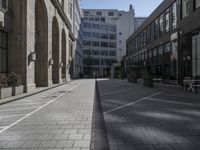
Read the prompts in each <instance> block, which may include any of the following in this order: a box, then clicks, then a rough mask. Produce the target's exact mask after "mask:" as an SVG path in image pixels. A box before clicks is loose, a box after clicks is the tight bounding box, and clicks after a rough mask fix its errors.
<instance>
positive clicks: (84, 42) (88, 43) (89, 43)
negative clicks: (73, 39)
mask: <svg viewBox="0 0 200 150" xmlns="http://www.w3.org/2000/svg"><path fill="white" fill-rule="evenodd" d="M83 45H84V46H91V41H86V40H84V41H83Z"/></svg>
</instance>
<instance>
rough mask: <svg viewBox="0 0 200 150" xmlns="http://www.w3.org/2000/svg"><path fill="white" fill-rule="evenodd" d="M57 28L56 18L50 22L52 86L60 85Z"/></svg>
mask: <svg viewBox="0 0 200 150" xmlns="http://www.w3.org/2000/svg"><path fill="white" fill-rule="evenodd" d="M59 42H60V38H59V26H58V21H57V19H56V17H54V18H53V22H52V58H53V61H54V64H53V66H52V80H53V84H58V83H60V63H59V49H60V46H59Z"/></svg>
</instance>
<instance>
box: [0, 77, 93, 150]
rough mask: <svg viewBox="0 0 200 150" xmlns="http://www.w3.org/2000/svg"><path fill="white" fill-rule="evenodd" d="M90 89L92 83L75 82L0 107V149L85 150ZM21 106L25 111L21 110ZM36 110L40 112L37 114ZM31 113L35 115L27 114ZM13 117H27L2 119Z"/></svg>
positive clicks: (88, 135)
mask: <svg viewBox="0 0 200 150" xmlns="http://www.w3.org/2000/svg"><path fill="white" fill-rule="evenodd" d="M73 87H74V88H73ZM94 90H95V80H77V81H74V82H73V83H71V84H67V85H63V86H61V87H58V88H55V89H52V90H50V91H46V92H44V93H42V94H37V95H34V96H31V97H28V98H24V99H22V100H19V101H16V102H12V103H8V104H4V105H0V127H1V128H0V149H2V150H4V149H6V150H7V149H26V150H27V149H31V150H34V149H35V150H36V149H37V150H40V149H52V150H53V149H56V150H89V149H90V140H91V128H92V115H93V105H94V96H95V91H94ZM56 98H57V99H56ZM54 99H56V100H55V101H54ZM38 102H43V103H41V104H40V103H38ZM44 105H45V106H44ZM33 106H34V107H33ZM43 106H44V107H43ZM25 107H26V108H27V110H23V108H25ZM31 107H32V108H31ZM8 108H9V109H10V110H9V111H8ZM16 108H18V110H17V109H16ZM38 108H41V109H39V110H38V111H37V109H38ZM1 110H7V111H5V112H4V111H2V112H1ZM33 111H36V112H34V113H33V114H31V112H33ZM13 114H19V115H20V114H23V115H25V116H26V115H27V114H30V115H29V116H27V117H25V118H24V119H22V117H23V116H17V117H14V118H13V117H8V118H6V117H5V115H7V116H8V115H13ZM1 117H2V118H1ZM3 117H4V118H3ZM20 119H22V120H20ZM19 120H20V121H19ZM16 121H19V122H17V123H16ZM13 123H14V125H12V124H13ZM9 126H10V127H9ZM6 127H8V128H7V129H6V130H5V131H3V132H2V130H4V129H5V128H6Z"/></svg>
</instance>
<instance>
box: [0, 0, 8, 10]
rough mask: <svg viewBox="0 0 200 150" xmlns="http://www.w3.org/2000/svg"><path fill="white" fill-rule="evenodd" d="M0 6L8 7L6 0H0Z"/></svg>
mask: <svg viewBox="0 0 200 150" xmlns="http://www.w3.org/2000/svg"><path fill="white" fill-rule="evenodd" d="M0 7H2V8H4V9H6V8H7V7H8V0H0Z"/></svg>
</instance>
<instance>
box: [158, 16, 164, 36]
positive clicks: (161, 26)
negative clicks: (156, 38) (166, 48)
mask: <svg viewBox="0 0 200 150" xmlns="http://www.w3.org/2000/svg"><path fill="white" fill-rule="evenodd" d="M159 24H160V28H159V35H160V36H162V35H163V31H164V20H163V14H162V15H161V16H160V22H159Z"/></svg>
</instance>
